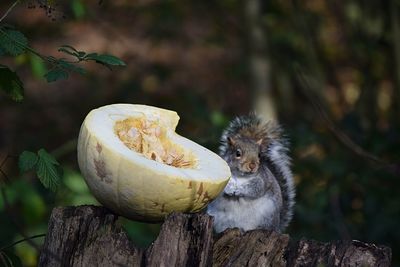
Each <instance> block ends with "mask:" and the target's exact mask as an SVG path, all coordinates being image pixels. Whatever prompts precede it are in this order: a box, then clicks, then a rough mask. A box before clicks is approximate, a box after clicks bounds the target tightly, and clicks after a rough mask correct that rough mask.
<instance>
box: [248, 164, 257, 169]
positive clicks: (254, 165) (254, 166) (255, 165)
mask: <svg viewBox="0 0 400 267" xmlns="http://www.w3.org/2000/svg"><path fill="white" fill-rule="evenodd" d="M249 167H250V170H254V169H255V168H256V167H257V164H256V163H255V162H250V163H249Z"/></svg>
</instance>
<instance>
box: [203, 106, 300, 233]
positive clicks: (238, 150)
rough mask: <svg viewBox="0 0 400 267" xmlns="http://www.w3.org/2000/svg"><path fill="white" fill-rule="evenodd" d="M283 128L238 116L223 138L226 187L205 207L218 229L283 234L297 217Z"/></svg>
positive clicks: (215, 227)
mask: <svg viewBox="0 0 400 267" xmlns="http://www.w3.org/2000/svg"><path fill="white" fill-rule="evenodd" d="M287 152H288V147H287V141H286V139H285V138H283V137H282V130H281V128H280V126H279V125H278V124H276V123H274V122H268V123H263V122H262V121H261V119H260V118H259V117H258V116H256V115H255V114H250V115H248V116H241V117H237V118H235V119H234V120H233V121H232V122H231V123H230V125H229V126H228V127H227V128H226V129H225V131H224V132H223V134H222V137H221V146H220V156H221V157H222V158H223V159H225V161H226V162H227V163H228V165H229V166H230V168H231V172H232V178H231V179H230V180H229V182H228V184H227V185H226V187H225V189H224V191H223V192H222V193H221V194H220V195H219V196H218V197H217V198H216V199H215V200H214V201H213V202H211V203H210V204H209V205H208V207H207V213H208V214H209V215H211V216H213V217H214V230H215V231H216V232H217V233H220V232H222V231H224V230H225V229H226V228H234V227H238V228H240V229H241V230H243V231H248V230H252V229H269V230H275V231H278V232H283V231H284V229H285V228H286V227H287V226H288V224H289V222H290V221H291V219H292V216H293V206H294V202H295V200H294V198H295V188H294V183H293V175H292V172H291V170H290V158H289V156H288V155H287Z"/></svg>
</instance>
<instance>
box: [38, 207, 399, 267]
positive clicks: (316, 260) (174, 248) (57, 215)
mask: <svg viewBox="0 0 400 267" xmlns="http://www.w3.org/2000/svg"><path fill="white" fill-rule="evenodd" d="M117 218H118V216H117V215H114V214H113V213H112V212H110V211H109V210H107V209H106V208H104V207H96V206H79V207H59V208H55V209H54V210H53V212H52V214H51V217H50V220H49V225H48V233H47V236H46V239H45V243H44V246H43V248H42V252H41V255H40V260H39V266H390V262H391V250H390V248H388V247H385V246H379V245H374V244H367V243H363V242H359V241H334V242H330V243H322V242H317V241H313V240H300V241H291V240H290V238H289V236H288V235H284V234H279V233H276V232H272V231H265V230H255V231H249V232H246V233H241V232H240V231H239V230H238V229H229V230H227V231H225V232H223V233H222V234H220V235H218V236H216V237H213V232H212V218H211V217H209V216H208V215H206V214H199V213H197V214H181V213H173V214H171V215H169V216H168V217H167V218H166V220H165V222H164V224H163V225H162V227H161V231H160V234H159V236H158V237H157V239H156V240H155V241H154V242H153V244H152V245H151V246H150V247H148V248H147V249H145V250H144V249H140V248H137V247H136V246H135V245H134V242H132V241H131V240H130V239H129V238H128V236H127V234H126V233H125V231H124V230H123V229H121V228H120V227H119V226H118V225H117V224H116V220H117Z"/></svg>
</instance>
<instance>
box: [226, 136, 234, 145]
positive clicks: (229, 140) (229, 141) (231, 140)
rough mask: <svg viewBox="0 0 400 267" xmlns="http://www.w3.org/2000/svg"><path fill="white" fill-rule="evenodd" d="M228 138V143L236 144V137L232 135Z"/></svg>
mask: <svg viewBox="0 0 400 267" xmlns="http://www.w3.org/2000/svg"><path fill="white" fill-rule="evenodd" d="M226 140H227V141H228V144H229V145H231V146H233V145H234V144H235V139H233V138H232V137H230V136H228V137H227V138H226Z"/></svg>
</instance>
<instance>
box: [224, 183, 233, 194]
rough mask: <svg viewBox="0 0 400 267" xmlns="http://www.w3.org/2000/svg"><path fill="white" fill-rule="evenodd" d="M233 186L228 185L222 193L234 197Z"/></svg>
mask: <svg viewBox="0 0 400 267" xmlns="http://www.w3.org/2000/svg"><path fill="white" fill-rule="evenodd" d="M235 189H236V188H235V186H233V185H232V184H230V183H228V184H227V185H226V187H225V189H224V193H225V194H227V195H228V196H234V195H235V191H236V190H235Z"/></svg>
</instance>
